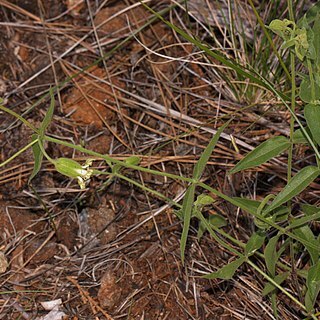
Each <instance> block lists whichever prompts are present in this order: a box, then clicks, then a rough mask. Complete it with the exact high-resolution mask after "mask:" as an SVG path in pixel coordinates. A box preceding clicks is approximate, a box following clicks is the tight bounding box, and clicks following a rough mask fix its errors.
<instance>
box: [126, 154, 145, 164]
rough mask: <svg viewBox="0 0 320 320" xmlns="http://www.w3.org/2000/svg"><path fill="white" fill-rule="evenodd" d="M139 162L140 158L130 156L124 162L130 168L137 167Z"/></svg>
mask: <svg viewBox="0 0 320 320" xmlns="http://www.w3.org/2000/svg"><path fill="white" fill-rule="evenodd" d="M140 161H141V158H140V157H138V156H131V157H128V158H127V159H126V160H125V163H126V164H129V165H132V166H137V165H138V164H139V163H140Z"/></svg>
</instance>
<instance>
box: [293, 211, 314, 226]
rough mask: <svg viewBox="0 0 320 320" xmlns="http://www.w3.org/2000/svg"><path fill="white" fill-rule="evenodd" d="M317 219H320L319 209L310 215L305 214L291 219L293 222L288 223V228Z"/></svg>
mask: <svg viewBox="0 0 320 320" xmlns="http://www.w3.org/2000/svg"><path fill="white" fill-rule="evenodd" d="M318 219H320V210H319V211H318V212H317V213H315V214H313V215H311V216H306V217H302V218H299V219H295V220H293V222H292V223H290V224H289V227H288V228H290V229H294V228H298V227H301V226H303V225H305V224H307V223H309V222H311V221H317V220H318Z"/></svg>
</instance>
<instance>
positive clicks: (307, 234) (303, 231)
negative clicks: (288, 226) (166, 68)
mask: <svg viewBox="0 0 320 320" xmlns="http://www.w3.org/2000/svg"><path fill="white" fill-rule="evenodd" d="M293 233H294V234H295V235H297V236H298V237H299V238H300V239H302V240H303V242H301V243H303V245H304V246H305V247H306V249H307V251H308V253H309V255H310V258H311V261H312V263H313V264H315V263H316V261H317V260H318V259H319V253H320V248H319V243H318V241H317V240H316V239H315V236H314V234H313V232H312V230H311V229H310V228H309V226H302V227H300V228H296V229H294V230H293ZM309 244H313V245H312V246H310V245H309ZM315 247H316V248H315Z"/></svg>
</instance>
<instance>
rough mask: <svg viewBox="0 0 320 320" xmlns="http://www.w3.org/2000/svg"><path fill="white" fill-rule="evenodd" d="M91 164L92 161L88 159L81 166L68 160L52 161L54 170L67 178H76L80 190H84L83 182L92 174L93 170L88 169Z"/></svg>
mask: <svg viewBox="0 0 320 320" xmlns="http://www.w3.org/2000/svg"><path fill="white" fill-rule="evenodd" d="M91 164H92V160H90V159H88V160H87V161H86V163H85V164H84V165H83V166H82V165H81V164H80V163H78V162H77V161H75V160H72V159H68V158H59V159H57V160H55V161H54V165H55V168H56V170H57V171H58V172H60V173H62V174H63V175H65V176H67V177H70V178H76V179H77V180H78V183H79V186H80V188H81V189H84V188H85V181H86V180H88V179H90V177H91V175H92V174H93V170H92V169H89V166H90V165H91Z"/></svg>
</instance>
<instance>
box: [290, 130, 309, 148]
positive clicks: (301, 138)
mask: <svg viewBox="0 0 320 320" xmlns="http://www.w3.org/2000/svg"><path fill="white" fill-rule="evenodd" d="M304 130H305V131H306V132H307V133H308V135H309V136H311V132H310V130H309V128H308V127H305V128H304ZM292 142H293V143H294V144H309V141H308V139H307V138H306V136H305V134H304V133H303V131H302V130H301V128H299V129H297V130H296V131H295V132H294V133H293V136H292Z"/></svg>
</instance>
